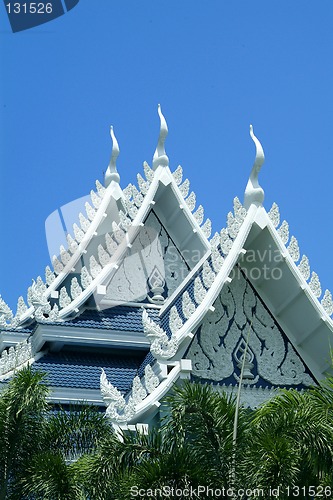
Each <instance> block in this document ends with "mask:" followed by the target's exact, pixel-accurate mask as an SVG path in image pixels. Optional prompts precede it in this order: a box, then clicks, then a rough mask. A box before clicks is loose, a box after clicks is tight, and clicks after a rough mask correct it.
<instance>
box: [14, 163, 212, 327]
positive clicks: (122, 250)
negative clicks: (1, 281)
mask: <svg viewBox="0 0 333 500" xmlns="http://www.w3.org/2000/svg"><path fill="white" fill-rule="evenodd" d="M160 184H162V185H164V186H169V185H171V186H172V189H173V192H174V195H175V197H176V199H177V202H178V203H179V205H180V206H181V207H182V208H181V210H182V212H183V213H184V214H185V216H186V218H187V220H188V221H189V224H191V226H192V228H193V232H194V233H196V234H197V235H198V236H199V238H200V241H201V243H202V245H203V246H204V247H205V248H206V249H207V250H208V249H209V248H210V244H209V242H208V239H207V237H206V236H205V234H204V232H203V230H202V229H201V227H200V226H199V224H198V223H197V221H196V220H195V218H194V216H193V214H192V212H191V211H190V210H189V208H188V207H187V205H186V203H185V200H184V198H183V196H182V194H181V192H180V190H179V187H178V186H177V184H176V182H175V179H174V177H173V175H172V173H171V171H170V169H169V167H163V166H159V167H158V168H157V170H156V172H155V175H154V179H153V181H152V183H151V185H150V187H149V190H148V192H147V194H146V195H145V197H144V199H143V202H142V205H141V207H140V208H139V209H138V212H137V214H136V216H135V218H134V220H133V221H132V224H131V226H130V229H129V231H128V232H127V233H126V236H125V238H126V241H125V240H124V241H123V242H122V243H121V244H120V245H118V248H117V250H116V251H115V252H114V254H113V255H112V256H111V258H110V262H109V263H108V264H107V265H106V266H105V267H104V268H103V269H102V270H101V271H100V272H99V273H98V275H97V276H96V278H95V279H93V280H92V281H91V283H90V285H89V286H88V287H87V288H86V289H85V290H83V291H82V293H81V294H80V295H79V296H78V297H76V298H75V299H74V300H72V301H71V303H70V304H68V305H67V306H66V307H64V308H63V309H61V310H60V311H59V320H61V319H64V318H66V317H67V316H69V315H71V314H72V313H73V311H75V310H79V309H80V307H81V306H82V305H83V304H84V303H85V302H86V300H87V299H88V298H89V297H90V296H91V295H92V294H93V293H94V292H95V291H96V290H97V289H98V287H99V286H100V285H103V284H104V283H105V282H107V281H109V280H110V279H111V278H112V275H113V274H114V273H115V272H116V270H117V269H118V266H119V264H120V263H121V262H122V260H123V258H124V257H125V255H126V252H127V250H128V247H129V246H130V245H131V244H132V243H133V241H134V240H135V238H136V236H137V235H138V233H139V231H140V230H141V228H142V226H143V225H144V220H145V219H146V217H147V215H148V213H149V212H150V210H151V207H152V206H153V205H154V197H155V195H156V192H157V189H158V187H159V185H160ZM117 187H118V189H119V191H120V192H119V196H123V193H122V191H121V190H120V188H119V186H118V184H116V183H114V182H112V183H111V184H110V186H109V188H107V190H106V193H105V195H104V198H103V201H102V204H101V206H100V207H99V210H101V218H102V217H103V214H104V213H105V209H106V206H107V203H106V202H105V203H106V204H105V206H104V201H105V198H106V197H108V198H109V199H110V198H111V196H114V191H115V190H117ZM111 188H113V190H112V191H111ZM109 190H110V192H109V194H108V195H107V193H108V191H109ZM97 215H98V214H96V217H95V219H94V221H93V222H92V224H91V226H90V228H89V229H88V232H90V231H91V232H92V234H91V236H90V239H91V238H92V237H93V236H94V234H95V232H96V229H97V226H98V224H97V223H96V225H94V226H93V224H94V222H95V220H96V219H97V218H98V216H97ZM101 218H100V220H101ZM92 226H93V227H92ZM88 232H87V233H86V235H85V236H87V234H88ZM90 239H89V241H90ZM89 241H87V242H86V240H85V239H84V240H83V241H82V242H81V243H80V245H79V248H78V249H77V253H78V255H77V257H76V261H77V260H78V259H79V257H80V256H81V253H82V252H83V251H84V248H85V246H87V244H88V243H89ZM83 245H84V246H83ZM73 258H74V256H73ZM74 265H75V263H74V261H73V262H72V260H71V261H70V262H69V263H68V264H67V266H66V267H65V268H64V270H63V272H62V273H61V274H60V275H59V276H58V277H57V278H56V279H55V281H54V282H53V283H52V284H51V286H50V287H49V288H48V289H47V296H50V294H51V291H53V290H55V289H56V288H57V287H58V286H59V285H60V283H61V281H62V280H63V279H64V278H65V276H66V275H67V273H69V272H70V271H71V269H72V267H73V266H74ZM32 314H33V309H32V308H30V309H28V311H27V312H26V313H25V315H24V316H23V317H22V318H21V321H22V320H24V319H25V318H27V317H29V315H32Z"/></svg>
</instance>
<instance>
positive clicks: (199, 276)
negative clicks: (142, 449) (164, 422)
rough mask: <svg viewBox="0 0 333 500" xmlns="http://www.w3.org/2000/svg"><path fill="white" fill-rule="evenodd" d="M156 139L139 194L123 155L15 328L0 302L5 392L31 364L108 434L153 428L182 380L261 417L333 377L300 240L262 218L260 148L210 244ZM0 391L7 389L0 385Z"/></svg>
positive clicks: (21, 307)
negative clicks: (125, 179)
mask: <svg viewBox="0 0 333 500" xmlns="http://www.w3.org/2000/svg"><path fill="white" fill-rule="evenodd" d="M158 113H159V117H160V135H159V139H158V145H157V148H156V151H155V154H154V158H153V164H152V167H150V166H149V165H148V164H147V163H144V166H143V169H144V176H145V177H143V176H142V175H141V174H140V173H139V174H138V175H137V186H135V185H134V184H130V185H128V186H127V187H126V188H125V189H122V188H121V187H120V176H119V174H118V172H117V168H116V161H117V157H118V155H119V147H118V144H117V141H116V138H115V136H114V133H113V129H112V128H111V137H112V141H113V148H112V156H111V160H110V163H109V167H108V169H107V172H106V174H105V181H104V185H102V184H101V183H100V182H98V181H96V190H94V191H91V203H86V207H85V208H86V215H83V214H82V213H80V215H79V221H80V227H79V226H78V225H77V224H74V226H73V233H72V234H71V235H70V234H68V235H67V242H68V247H67V248H64V246H61V247H60V250H59V254H58V255H57V256H54V258H53V269H51V268H50V267H49V266H47V267H46V272H45V281H44V280H43V279H42V278H41V277H38V278H37V279H36V280H35V281H34V282H33V285H32V286H31V287H30V288H29V289H28V293H27V304H26V303H25V300H24V299H23V298H22V297H20V298H19V300H18V307H17V312H16V314H15V315H14V314H13V313H12V311H11V310H10V308H9V307H8V306H7V305H6V303H5V302H4V300H3V299H0V325H1V335H0V352H2V354H1V358H0V382H1V384H6V383H7V381H8V380H9V379H10V378H11V377H12V376H13V374H14V373H15V370H19V369H20V368H21V367H23V366H26V365H27V364H31V365H32V366H33V369H41V370H43V371H45V372H46V373H47V378H48V383H49V386H50V389H51V396H50V400H51V402H54V403H55V404H59V403H60V404H62V405H67V404H73V403H74V404H75V403H76V404H80V403H81V402H82V401H83V400H86V401H88V402H90V403H93V404H95V405H98V406H100V407H103V408H104V409H105V406H106V415H107V416H108V417H109V418H110V419H112V421H113V422H114V424H115V425H116V424H117V425H132V424H139V423H142V424H149V423H151V422H154V421H155V420H158V418H159V412H160V405H161V400H162V399H163V398H164V397H165V396H166V394H167V393H168V392H169V391H170V389H171V388H172V386H173V384H175V383H177V382H178V381H179V380H181V379H184V378H187V379H191V380H195V381H200V382H202V383H209V384H213V385H214V386H216V388H217V389H220V390H225V391H228V392H234V391H236V390H237V388H238V385H239V384H240V383H242V391H241V401H242V404H243V405H245V406H249V407H256V406H257V405H259V404H261V403H262V402H263V401H265V400H266V399H268V398H269V397H271V396H272V394H274V393H275V392H276V390H277V389H278V388H280V387H285V388H290V387H293V388H297V389H299V390H303V389H305V388H306V387H309V386H310V385H313V384H316V383H318V382H319V381H320V380H321V379H323V378H324V377H325V376H326V375H327V374H328V373H331V372H330V370H331V359H330V341H331V338H332V332H333V322H332V319H331V315H332V313H333V301H332V295H331V293H330V292H329V291H328V290H326V291H325V292H324V293H322V290H321V286H320V281H319V278H318V276H317V274H316V273H315V272H311V270H310V265H309V260H308V258H307V257H306V256H305V255H302V256H301V254H300V250H299V247H298V243H297V240H296V238H295V237H294V236H291V237H290V235H289V226H288V223H287V222H286V221H283V222H282V223H280V215H279V209H278V206H277V205H276V204H275V203H274V204H273V206H272V207H271V209H270V210H269V211H268V212H267V211H266V209H265V208H264V206H263V201H264V191H263V189H262V187H261V186H260V184H259V179H258V174H259V171H260V168H261V166H262V164H263V162H264V153H263V150H262V147H261V144H260V142H259V141H258V139H257V138H256V136H255V135H254V133H253V129H252V127H251V128H250V134H251V137H252V139H253V141H254V143H255V146H256V157H255V162H254V165H253V168H252V171H251V173H250V177H249V180H248V183H247V186H246V189H245V195H244V205H242V204H241V203H240V201H239V200H238V199H237V198H235V199H234V206H233V211H232V212H229V213H228V214H227V225H226V227H223V228H222V229H221V231H220V233H216V234H215V235H213V236H212V237H211V222H210V220H209V219H206V220H205V221H204V210H203V207H202V206H201V205H199V206H197V204H196V195H195V193H193V192H190V187H189V181H188V179H185V180H183V172H182V168H181V167H180V166H179V167H178V168H176V169H175V171H174V172H171V170H170V168H169V158H168V156H167V155H166V152H165V139H166V136H167V133H168V129H167V124H166V121H165V119H164V117H163V115H162V112H161V109H160V107H159V108H158ZM0 387H1V385H0Z"/></svg>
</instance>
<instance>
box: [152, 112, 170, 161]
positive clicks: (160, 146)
mask: <svg viewBox="0 0 333 500" xmlns="http://www.w3.org/2000/svg"><path fill="white" fill-rule="evenodd" d="M157 112H158V114H159V117H160V135H159V138H158V143H157V148H156V151H155V154H154V157H153V169H154V170H156V168H157V167H158V166H159V165H162V166H164V167H168V166H169V158H168V157H167V155H166V153H165V148H164V143H165V139H166V136H167V135H168V126H167V123H166V121H165V118H164V116H163V114H162V111H161V105H160V104H159V105H158V108H157Z"/></svg>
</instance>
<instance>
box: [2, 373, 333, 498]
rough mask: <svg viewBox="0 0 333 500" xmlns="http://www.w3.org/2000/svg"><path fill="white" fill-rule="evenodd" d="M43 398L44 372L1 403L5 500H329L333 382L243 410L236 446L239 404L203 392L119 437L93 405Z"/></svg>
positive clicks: (177, 397) (177, 391)
mask: <svg viewBox="0 0 333 500" xmlns="http://www.w3.org/2000/svg"><path fill="white" fill-rule="evenodd" d="M47 394H48V390H47V387H46V385H45V382H44V379H43V375H41V374H39V373H37V372H33V371H32V370H31V369H25V370H22V371H20V372H18V373H17V375H16V376H15V377H14V378H13V380H12V382H10V384H8V387H7V388H6V389H5V390H4V391H3V393H2V395H1V397H0V474H1V476H0V499H7V498H8V499H13V500H16V499H21V500H22V499H27V500H30V499H31V500H35V499H36V500H37V499H49V500H58V499H59V500H60V499H63V500H71V499H73V500H74V499H75V500H76V499H77V500H79V499H81V500H83V499H89V500H90V499H96V500H109V499H110V500H115V499H117V500H127V499H130V498H135V497H137V498H158V496H157V495H154V492H155V490H156V491H161V492H162V493H163V497H161V498H168V497H169V498H174V497H175V491H176V490H177V492H178V493H179V491H184V492H185V491H186V492H187V493H189V492H191V488H192V491H194V492H197V491H198V489H197V488H198V487H199V486H201V487H203V486H204V487H206V488H207V489H206V490H205V492H202V493H201V495H200V497H199V498H202V499H204V498H214V495H213V494H212V491H214V490H216V491H221V490H222V489H223V488H225V491H226V490H227V489H229V491H230V488H233V490H232V491H233V492H235V493H234V498H240V499H241V498H244V499H245V498H251V494H250V493H249V492H251V491H253V492H254V491H257V497H261V498H265V499H266V498H272V494H271V492H272V490H273V491H278V498H280V499H287V498H293V497H294V498H296V497H297V498H323V497H324V498H333V496H332V495H331V493H330V488H332V489H333V380H332V379H328V380H327V381H326V383H325V384H324V385H322V386H320V387H315V388H312V389H310V390H308V391H306V392H304V393H300V392H297V391H294V390H289V391H281V393H280V394H279V395H278V396H276V397H275V398H274V399H272V400H270V401H269V402H267V403H266V404H264V405H263V406H261V407H260V408H259V409H257V410H256V411H249V410H245V409H243V408H240V409H239V413H238V420H237V441H236V440H235V434H234V432H233V431H234V422H235V413H236V403H235V400H234V399H233V398H231V397H230V396H227V395H226V394H225V393H223V392H217V391H216V390H213V389H212V388H211V387H210V386H206V385H200V384H194V383H188V382H186V383H183V384H182V385H180V386H178V387H175V388H174V390H173V393H172V394H171V395H170V396H169V397H168V398H167V400H166V401H165V402H164V403H163V404H162V406H161V407H160V416H161V422H162V423H161V425H160V426H159V427H157V426H156V427H154V428H152V429H150V430H149V433H148V434H145V433H144V432H139V431H137V432H133V431H123V432H121V433H119V434H116V433H115V432H113V431H112V428H111V426H110V424H109V423H108V421H107V420H106V419H105V418H104V417H103V414H101V413H99V412H97V411H96V410H94V409H92V408H91V407H85V406H81V410H80V411H73V410H72V411H70V410H68V409H67V410H66V411H65V410H62V409H58V410H57V411H56V412H55V411H54V410H52V408H51V407H49V406H48V404H47V403H46V396H47ZM165 487H167V489H165ZM163 488H164V489H163ZM172 488H173V491H172ZM288 488H289V489H288ZM297 488H298V489H297ZM324 488H326V490H325V489H324ZM246 489H248V493H246V492H244V494H241V493H239V491H241V490H246ZM139 491H140V496H139V494H138V492H139ZM144 492H145V493H144ZM168 493H169V495H168ZM320 493H322V495H320ZM177 497H178V498H189V495H188V494H186V495H185V494H184V496H183V497H182V496H179V494H178V495H177ZM225 497H227V494H225ZM229 497H230V495H229ZM192 498H196V497H195V496H193V497H192Z"/></svg>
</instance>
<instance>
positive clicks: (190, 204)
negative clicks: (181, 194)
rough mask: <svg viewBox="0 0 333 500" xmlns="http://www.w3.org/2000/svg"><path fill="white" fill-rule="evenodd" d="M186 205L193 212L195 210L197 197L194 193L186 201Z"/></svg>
mask: <svg viewBox="0 0 333 500" xmlns="http://www.w3.org/2000/svg"><path fill="white" fill-rule="evenodd" d="M185 202H186V205H187V206H188V208H189V209H190V210H191V212H192V211H193V210H194V209H195V203H196V195H195V193H194V192H193V191H192V193H191V194H190V195H189V196H188V197H187V198H186V200H185Z"/></svg>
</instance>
